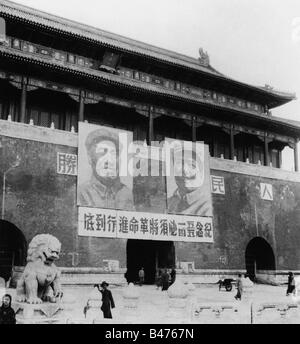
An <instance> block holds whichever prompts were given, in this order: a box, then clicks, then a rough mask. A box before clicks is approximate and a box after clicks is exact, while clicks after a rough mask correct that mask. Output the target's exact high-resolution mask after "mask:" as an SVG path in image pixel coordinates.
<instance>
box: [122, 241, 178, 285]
mask: <svg viewBox="0 0 300 344" xmlns="http://www.w3.org/2000/svg"><path fill="white" fill-rule="evenodd" d="M174 266H175V246H174V243H173V242H171V241H152V240H131V239H130V240H128V241H127V276H128V277H127V278H128V282H135V281H138V272H139V270H140V268H141V267H143V268H144V271H145V283H146V284H154V283H155V274H156V271H157V269H162V268H172V267H174Z"/></svg>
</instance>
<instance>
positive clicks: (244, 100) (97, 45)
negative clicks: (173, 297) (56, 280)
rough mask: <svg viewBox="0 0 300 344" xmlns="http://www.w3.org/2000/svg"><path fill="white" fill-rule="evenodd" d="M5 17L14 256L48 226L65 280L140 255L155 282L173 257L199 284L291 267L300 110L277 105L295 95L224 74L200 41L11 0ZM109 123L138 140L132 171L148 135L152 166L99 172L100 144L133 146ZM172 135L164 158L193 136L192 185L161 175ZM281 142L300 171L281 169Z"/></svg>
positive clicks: (5, 198) (1, 8) (2, 69)
mask: <svg viewBox="0 0 300 344" xmlns="http://www.w3.org/2000/svg"><path fill="white" fill-rule="evenodd" d="M0 17H1V21H0V29H1V35H0V90H1V92H0V156H1V159H0V173H1V186H2V187H1V190H2V197H1V201H0V205H1V210H2V221H4V222H2V224H3V223H4V224H5V223H10V224H11V225H12V226H14V228H17V229H18V230H19V231H20V233H21V234H22V235H21V236H20V238H21V237H22V240H21V239H20V240H21V241H20V247H19V248H17V249H16V250H21V251H20V252H21V253H20V255H21V256H22V254H23V253H22V252H23V251H22V250H24V247H25V246H26V242H29V241H30V240H31V239H32V238H33V237H34V236H35V235H36V234H39V233H50V234H52V235H55V236H56V237H57V238H59V240H60V241H61V242H62V248H63V254H62V257H61V260H60V264H61V265H62V266H63V268H64V270H63V271H64V278H65V279H66V280H68V281H69V282H70V283H71V280H72V278H71V277H70V276H77V277H76V278H77V280H78V279H81V278H82V280H84V278H85V276H86V274H87V273H91V271H92V272H93V274H94V275H95V276H96V275H97V274H109V275H110V276H107V278H109V280H110V281H112V282H114V281H116V282H120V281H124V277H123V275H124V273H125V272H126V271H127V269H129V270H131V271H132V274H133V275H135V276H136V273H137V271H136V270H137V269H139V268H140V267H142V265H145V266H144V268H146V269H147V271H146V272H147V273H148V277H147V278H149V280H148V282H149V283H152V282H153V280H154V276H155V272H156V270H157V269H158V268H171V267H172V266H175V267H176V268H177V271H178V276H179V277H178V278H180V276H181V275H184V274H187V273H189V274H190V276H191V279H192V281H196V282H197V281H200V282H201V281H203V280H205V281H212V282H215V281H217V280H218V279H219V278H218V276H219V275H224V274H228V275H230V274H231V275H235V274H236V273H237V272H238V271H245V272H246V271H248V272H249V273H251V274H256V275H261V276H265V275H267V276H269V275H270V274H272V276H273V277H274V276H275V277H276V278H279V277H280V276H281V275H284V274H285V272H286V271H287V270H299V269H300V255H299V252H298V251H299V250H298V247H299V244H300V234H299V230H298V223H299V216H300V208H299V202H300V175H299V172H298V167H299V164H298V151H297V144H298V140H299V138H300V123H299V122H296V121H292V120H287V119H283V118H281V117H276V116H273V115H272V113H271V110H272V109H273V108H276V107H279V106H281V105H284V104H286V103H288V102H290V101H292V100H294V99H295V98H296V96H295V94H290V93H285V92H281V91H277V90H275V89H273V88H271V87H270V86H265V87H257V86H252V85H249V84H246V83H243V82H239V81H236V80H233V79H230V78H228V77H225V76H224V75H223V74H221V73H220V72H218V71H216V70H215V69H214V68H213V67H212V66H211V64H210V60H209V56H208V54H207V53H206V52H205V51H203V49H200V50H199V58H197V59H195V58H192V57H188V56H184V55H182V54H178V53H176V52H170V51H168V50H165V49H162V48H158V47H154V46H151V45H147V44H145V43H142V42H138V41H135V40H132V39H129V38H125V37H122V36H118V35H115V34H113V33H109V32H106V31H103V30H100V29H97V28H92V27H89V26H86V25H83V24H80V23H76V22H73V21H70V20H67V19H63V18H58V17H55V16H53V15H50V14H47V13H44V12H40V11H38V10H35V9H32V8H29V7H25V6H21V5H18V4H15V3H13V2H10V1H6V0H3V1H1V4H0ZM119 134H123V135H125V136H126V138H127V139H128V147H129V146H130V143H136V142H139V143H141V142H142V148H141V146H140V148H139V149H140V150H139V152H137V151H133V152H131V154H133V155H134V158H135V159H137V160H134V166H135V167H136V168H137V169H141V168H142V167H141V166H143V163H145V161H144V160H149V156H148V157H147V158H145V156H144V155H143V154H142V153H141V151H143V147H144V148H145V147H147V151H151V152H153V156H154V157H156V158H153V157H152V158H151V159H152V160H151V159H150V160H151V162H152V163H153V165H155V164H156V166H157V167H158V171H159V173H157V174H154V175H152V174H150V175H147V174H143V173H137V174H136V175H133V176H131V177H132V178H131V179H130V178H127V177H128V176H127V177H126V178H127V179H126V178H125V177H124V176H123V175H122V176H119V175H118V177H113V176H112V173H108V172H107V174H106V175H105V176H103V175H102V176H101V175H100V174H99V169H101V166H102V165H101V164H102V161H103V159H102V158H103V156H102V155H103V154H102V153H101V152H104V151H105V152H110V148H111V147H113V148H116V147H117V149H115V151H114V152H115V153H116V154H117V155H116V156H118V157H119V155H120V156H123V155H122V154H124V149H125V151H126V148H128V147H126V145H127V143H126V144H124V142H123V144H121V145H119V144H117V145H116V146H114V144H116V142H117V141H116V140H120V137H124V136H122V135H121V136H120V135H119ZM116 137H118V138H117V139H116ZM175 141H176V142H175ZM166 142H171V143H172V146H171V149H170V156H171V160H170V161H171V162H172V164H171V167H172V168H171V172H172V171H173V170H174V171H175V170H176V157H177V156H178V154H177V153H178V144H179V145H184V143H186V142H187V143H194V144H195V146H197V147H199V150H198V151H196V154H194V152H191V157H190V158H189V159H188V163H187V164H191V165H193V166H196V167H197V168H196V169H197V171H199V175H198V177H197V175H195V178H198V182H199V183H198V185H197V187H195V186H191V185H190V186H189V185H188V182H187V181H186V180H184V178H181V177H182V176H181V177H178V176H175V177H174V176H173V177H172V178H171V176H166V175H164V174H163V173H162V171H163V170H164V168H165V163H166V160H164V159H163V158H161V155H160V154H161V153H162V148H161V147H163V143H166ZM174 142H175V143H176V145H177V146H176V145H175V143H174ZM118 143H119V141H118ZM287 146H289V147H291V148H292V149H294V167H295V168H294V170H295V171H284V170H283V169H282V168H281V167H282V151H283V149H284V148H285V147H287ZM132 147H133V148H134V147H136V146H131V148H132ZM188 151H189V149H188ZM191 151H192V150H191ZM155 154H156V155H155ZM122 159H123V158H122ZM143 159H144V160H143ZM118 161H119V162H118V165H116V166H117V167H113V166H110V167H106V168H107V169H109V168H110V169H111V170H113V168H115V169H116V171H118V172H120V170H121V169H122V168H121V165H122V164H123V163H124V162H123V160H118ZM153 161H155V163H154V162H153ZM119 163H120V165H119ZM103 166H104V164H103ZM103 166H102V167H103ZM147 168H148V167H147ZM185 173H186V172H185ZM169 177H170V178H169ZM187 179H188V178H187ZM2 227H3V225H1V227H0V235H3V236H4V235H6V234H4V232H5V231H2ZM4 227H5V226H4ZM4 227H3V228H4ZM5 233H6V232H5ZM23 239H24V240H23ZM6 242H7V244H8V246H10V244H9V240H7V241H6ZM10 248H12V249H13V251H14V248H13V247H6V248H5V249H6V250H8V249H10ZM266 248H267V249H266ZM25 251H26V249H25ZM21 256H20V257H21ZM23 264H24V262H23V260H22V259H21V258H20V259H18V260H17V261H15V263H14V264H12V265H14V266H13V268H12V271H19V270H21V269H22V267H19V265H21V266H22V265H23ZM2 265H4V263H3V264H2ZM160 265H163V266H160ZM217 275H218V276H217ZM105 278H106V277H105ZM95 279H97V281H98V277H97V278H96V277H95Z"/></svg>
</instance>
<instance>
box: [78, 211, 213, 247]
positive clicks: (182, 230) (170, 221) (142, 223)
mask: <svg viewBox="0 0 300 344" xmlns="http://www.w3.org/2000/svg"><path fill="white" fill-rule="evenodd" d="M78 220H79V221H78V223H79V233H78V234H79V235H80V236H88V237H99V238H123V239H140V240H158V241H182V242H207V243H212V242H213V224H212V218H211V217H200V216H182V215H169V214H168V215H167V214H165V215H163V214H151V213H142V212H129V211H119V210H108V209H95V208H86V207H79V219H78Z"/></svg>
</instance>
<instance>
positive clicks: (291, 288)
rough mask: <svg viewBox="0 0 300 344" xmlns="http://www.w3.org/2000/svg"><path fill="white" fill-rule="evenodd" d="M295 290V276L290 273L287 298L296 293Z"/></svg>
mask: <svg viewBox="0 0 300 344" xmlns="http://www.w3.org/2000/svg"><path fill="white" fill-rule="evenodd" d="M294 290H295V280H294V274H293V273H292V272H289V277H288V287H287V291H286V296H288V295H290V294H292V293H294Z"/></svg>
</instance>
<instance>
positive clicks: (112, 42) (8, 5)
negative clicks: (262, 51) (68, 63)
mask: <svg viewBox="0 0 300 344" xmlns="http://www.w3.org/2000/svg"><path fill="white" fill-rule="evenodd" d="M0 15H1V16H3V17H4V18H13V19H15V20H18V21H20V22H24V23H28V24H30V25H33V26H36V27H40V28H44V29H47V30H50V31H53V32H56V33H58V34H62V35H69V36H70V35H71V36H73V37H75V38H78V39H81V40H85V41H88V42H91V43H94V44H98V45H101V46H104V47H107V48H112V49H117V50H118V51H120V52H124V53H128V54H134V55H137V56H141V57H143V58H144V59H148V60H149V59H150V60H153V61H154V62H156V63H157V62H158V63H164V64H168V65H172V66H173V67H175V68H181V69H182V68H183V69H188V70H190V71H192V72H194V73H200V74H201V75H205V77H209V78H211V79H214V80H216V81H217V82H218V83H220V84H222V85H223V87H224V88H227V89H232V90H236V91H239V90H241V89H244V90H246V91H247V92H248V93H251V94H252V95H253V97H255V96H257V97H259V98H260V99H262V100H263V102H264V104H266V105H267V106H268V108H269V109H271V108H273V107H276V106H279V105H283V104H285V103H287V102H289V101H291V100H294V99H295V98H296V97H295V94H292V93H285V92H278V91H274V90H270V89H269V88H265V87H256V86H252V85H248V84H246V83H242V82H239V81H237V80H234V79H231V78H229V77H226V76H224V75H223V74H221V73H219V72H217V71H216V70H215V69H213V68H212V67H211V66H210V65H204V64H203V63H202V62H201V59H200V60H197V59H194V58H191V57H188V56H185V55H182V54H179V53H175V52H171V51H168V50H166V49H162V48H158V47H155V46H152V45H149V44H145V43H142V42H139V41H136V40H133V39H129V38H126V37H123V36H120V35H116V34H113V33H110V32H107V31H104V30H100V29H96V28H93V27H90V26H88V25H84V24H81V23H77V22H74V21H71V20H67V19H64V18H60V17H58V16H54V15H51V14H48V13H45V12H42V11H38V10H36V9H33V8H30V7H26V6H22V5H19V4H16V3H13V2H11V1H7V0H2V1H1V3H0Z"/></svg>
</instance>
